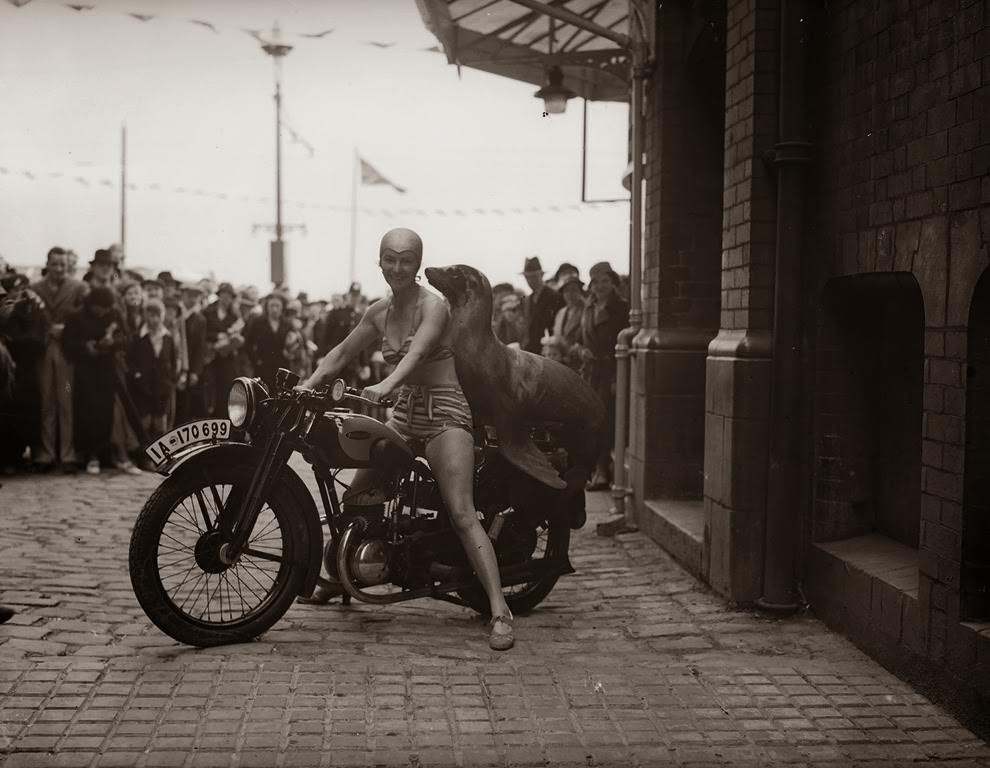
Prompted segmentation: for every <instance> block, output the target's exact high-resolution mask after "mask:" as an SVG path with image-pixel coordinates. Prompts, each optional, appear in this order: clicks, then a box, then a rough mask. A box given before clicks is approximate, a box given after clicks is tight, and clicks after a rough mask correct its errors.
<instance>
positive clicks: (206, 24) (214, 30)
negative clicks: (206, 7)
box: [187, 19, 220, 35]
mask: <svg viewBox="0 0 990 768" xmlns="http://www.w3.org/2000/svg"><path fill="white" fill-rule="evenodd" d="M187 21H188V22H189V23H190V24H198V25H199V26H201V27H206V28H207V29H208V30H210V32H212V33H213V34H215V35H219V34H220V30H219V29H217V28H216V27H215V26H214V25H213V24H211V23H210V22H208V21H203V20H202V19H187Z"/></svg>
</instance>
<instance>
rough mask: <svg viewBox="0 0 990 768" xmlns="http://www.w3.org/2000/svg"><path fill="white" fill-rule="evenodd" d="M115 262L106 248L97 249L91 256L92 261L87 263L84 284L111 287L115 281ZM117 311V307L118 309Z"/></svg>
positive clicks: (116, 265)
mask: <svg viewBox="0 0 990 768" xmlns="http://www.w3.org/2000/svg"><path fill="white" fill-rule="evenodd" d="M118 266H119V265H118V264H117V260H116V259H115V258H114V256H113V254H112V253H111V252H110V251H108V250H107V249H106V248H98V249H97V251H96V253H94V254H93V259H92V261H90V262H89V272H87V273H86V278H85V280H86V282H87V283H89V285H90V287H91V288H92V287H94V286H98V285H105V286H108V287H111V288H112V287H113V284H114V282H115V281H116V279H117V268H118ZM118 309H119V307H118Z"/></svg>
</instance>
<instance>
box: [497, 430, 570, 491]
mask: <svg viewBox="0 0 990 768" xmlns="http://www.w3.org/2000/svg"><path fill="white" fill-rule="evenodd" d="M499 451H501V453H502V455H503V456H504V457H505V459H506V461H508V462H509V463H510V464H512V465H513V466H515V467H518V468H519V469H521V470H522V471H523V472H525V473H526V474H527V475H529V476H530V477H532V478H533V479H535V480H539V481H540V482H541V483H543V484H544V485H546V486H549V487H550V488H556V489H557V490H562V489H564V488H566V487H567V483H565V482H564V481H563V480H562V479H561V477H560V474H558V472H557V470H556V469H554V468H553V464H551V463H550V460H549V459H548V458H547V457H546V456H544V455H543V454H542V453H541V452H540V449H539V448H537V447H536V445H535V444H534V443H533V441H532V440H528V439H527V440H526V441H525V442H511V443H510V442H502V444H501V445H500V446H499Z"/></svg>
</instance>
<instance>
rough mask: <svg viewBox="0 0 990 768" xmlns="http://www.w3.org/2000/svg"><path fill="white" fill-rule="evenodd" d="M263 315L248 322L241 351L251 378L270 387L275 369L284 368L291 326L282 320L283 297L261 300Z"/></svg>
mask: <svg viewBox="0 0 990 768" xmlns="http://www.w3.org/2000/svg"><path fill="white" fill-rule="evenodd" d="M262 307H263V310H264V311H263V314H262V315H261V316H260V317H256V318H254V319H253V320H252V321H251V322H249V323H248V326H247V330H246V331H245V333H244V350H245V352H247V355H248V359H249V360H250V361H251V366H252V369H253V370H254V375H255V376H260V377H261V379H262V380H263V381H264V382H265V383H267V384H271V383H272V382H274V381H275V373H276V371H278V369H279V368H288V367H289V359H288V357H287V356H286V354H285V347H286V340H287V339H288V337H289V334H290V333H291V332H292V325H291V324H290V323H289V321H288V320H287V319H286V317H285V298H284V297H283V296H282V295H280V294H278V293H273V294H271V295H269V296H266V297H265V300H264V302H263V304H262Z"/></svg>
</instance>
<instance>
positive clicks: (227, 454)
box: [162, 442, 323, 596]
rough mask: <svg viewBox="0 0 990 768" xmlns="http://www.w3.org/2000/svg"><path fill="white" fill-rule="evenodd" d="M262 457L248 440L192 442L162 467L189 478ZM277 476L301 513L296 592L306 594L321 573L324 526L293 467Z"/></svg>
mask: <svg viewBox="0 0 990 768" xmlns="http://www.w3.org/2000/svg"><path fill="white" fill-rule="evenodd" d="M261 459H262V457H261V451H260V450H259V449H257V448H255V447H254V446H252V445H248V444H247V443H238V442H225V443H212V444H206V445H198V446H194V447H192V448H190V449H188V450H187V451H183V452H181V453H180V454H177V455H176V456H175V459H174V460H173V461H172V462H170V463H169V464H168V465H167V466H166V468H164V469H163V470H162V471H163V474H168V475H170V476H174V477H177V478H182V477H185V476H188V477H189V478H190V479H191V478H192V477H193V476H194V475H195V474H196V473H198V472H201V471H202V470H204V469H207V470H208V469H209V468H210V467H212V466H215V465H219V464H223V465H229V464H232V463H242V464H248V465H250V466H252V467H258V466H260V465H261ZM280 479H281V480H284V481H285V482H286V484H287V485H288V486H289V488H290V489H291V493H292V500H293V502H294V503H295V505H296V508H297V509H298V510H299V511H300V513H301V514H302V516H303V522H304V524H305V526H306V552H305V553H304V556H305V565H306V575H305V577H304V579H303V582H302V587H300V589H299V594H300V595H303V596H309V595H311V594H312V593H313V590H314V589H315V588H316V580H317V578H319V575H320V564H321V563H322V561H323V530H322V528H321V527H320V515H319V512H318V511H317V509H316V503H315V502H314V501H313V496H312V494H310V492H309V490H308V489H307V488H306V484H305V483H303V481H302V478H301V477H299V475H298V474H297V473H296V471H295V470H294V469H292V467H290V466H288V465H285V466H283V467H282V470H281V477H280Z"/></svg>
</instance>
